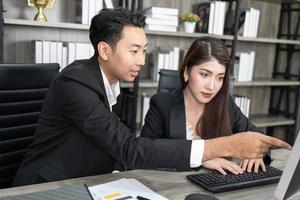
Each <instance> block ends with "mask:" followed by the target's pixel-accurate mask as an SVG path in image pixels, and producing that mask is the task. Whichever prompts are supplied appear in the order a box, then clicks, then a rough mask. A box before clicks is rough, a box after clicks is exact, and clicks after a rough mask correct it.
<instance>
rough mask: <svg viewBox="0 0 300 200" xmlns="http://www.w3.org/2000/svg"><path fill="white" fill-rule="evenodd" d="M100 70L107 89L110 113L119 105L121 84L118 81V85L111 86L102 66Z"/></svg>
mask: <svg viewBox="0 0 300 200" xmlns="http://www.w3.org/2000/svg"><path fill="white" fill-rule="evenodd" d="M100 70H101V74H102V78H103V83H104V87H105V93H106V96H107V100H108V104H109V108H110V111H112V106H113V105H115V104H116V103H117V98H118V96H119V95H120V82H119V81H117V82H116V83H114V84H111V85H110V84H109V82H108V80H107V77H106V75H105V73H104V72H103V70H102V68H101V66H100Z"/></svg>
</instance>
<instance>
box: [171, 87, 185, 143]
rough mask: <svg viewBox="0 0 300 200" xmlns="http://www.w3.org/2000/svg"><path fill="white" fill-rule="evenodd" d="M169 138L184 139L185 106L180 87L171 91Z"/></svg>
mask: <svg viewBox="0 0 300 200" xmlns="http://www.w3.org/2000/svg"><path fill="white" fill-rule="evenodd" d="M172 97H173V98H172V102H171V104H172V105H171V110H170V138H174V139H186V125H185V106H184V99H183V94H182V89H181V88H176V89H175V90H173V91H172Z"/></svg>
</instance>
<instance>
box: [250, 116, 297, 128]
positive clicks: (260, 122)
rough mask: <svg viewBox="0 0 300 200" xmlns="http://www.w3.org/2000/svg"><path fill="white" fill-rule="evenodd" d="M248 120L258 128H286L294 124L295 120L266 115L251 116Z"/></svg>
mask: <svg viewBox="0 0 300 200" xmlns="http://www.w3.org/2000/svg"><path fill="white" fill-rule="evenodd" d="M250 119H251V120H252V122H253V123H254V125H255V126H257V127H259V128H264V127H271V126H286V125H293V124H295V120H293V119H288V118H286V117H284V116H282V115H280V116H274V115H267V114H260V115H252V116H250Z"/></svg>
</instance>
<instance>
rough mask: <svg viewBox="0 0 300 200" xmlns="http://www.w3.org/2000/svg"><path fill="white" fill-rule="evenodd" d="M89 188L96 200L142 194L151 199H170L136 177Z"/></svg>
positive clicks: (115, 199) (110, 199)
mask: <svg viewBox="0 0 300 200" xmlns="http://www.w3.org/2000/svg"><path fill="white" fill-rule="evenodd" d="M88 189H89V191H90V193H91V195H92V197H93V198H94V200H118V199H122V197H128V196H131V197H132V199H136V197H137V196H142V197H145V198H147V199H151V200H154V199H155V200H168V199H166V198H165V197H163V196H161V195H159V194H158V193H156V192H154V191H152V190H151V189H149V188H148V187H146V186H145V185H143V184H142V183H140V182H139V181H137V180H136V179H125V178H123V179H120V180H117V181H112V182H109V183H104V184H99V185H94V186H90V187H88ZM113 194H117V195H113ZM114 196H115V197H114Z"/></svg>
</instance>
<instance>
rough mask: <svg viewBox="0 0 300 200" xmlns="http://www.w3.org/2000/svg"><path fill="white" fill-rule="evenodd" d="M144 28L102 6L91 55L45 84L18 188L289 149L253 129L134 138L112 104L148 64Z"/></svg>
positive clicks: (138, 20) (140, 19)
mask: <svg viewBox="0 0 300 200" xmlns="http://www.w3.org/2000/svg"><path fill="white" fill-rule="evenodd" d="M144 25H145V17H144V16H143V15H140V14H137V13H132V12H130V11H128V10H125V9H115V10H113V9H103V10H102V11H100V13H99V14H98V15H96V16H95V17H94V18H93V19H92V22H91V26H90V40H91V43H92V44H93V46H94V49H95V55H94V56H93V57H92V58H90V59H89V60H79V61H75V62H73V63H72V64H70V65H69V66H68V67H66V68H65V69H64V70H63V71H62V72H61V73H60V74H59V75H58V77H57V78H56V79H55V80H54V82H53V83H52V85H51V86H50V88H49V91H48V94H47V96H46V99H45V102H44V105H43V109H42V112H41V114H40V119H39V123H38V127H37V131H36V133H35V135H34V141H33V144H32V145H31V146H30V148H29V151H28V153H27V154H26V155H25V158H24V160H23V162H22V164H21V166H20V168H19V170H18V172H17V175H16V178H15V181H14V185H15V186H18V185H26V184H34V183H40V182H47V181H55V180H62V179H69V178H76V177H82V176H90V175H96V174H103V173H110V172H112V171H113V170H114V169H115V166H116V163H118V166H119V165H121V166H122V170H127V169H176V170H178V171H184V170H190V169H191V168H192V167H198V166H200V165H201V162H202V161H205V160H209V159H212V158H216V157H224V156H226V157H227V156H230V157H237V158H242V159H244V158H261V157H262V156H263V154H264V153H265V152H267V150H268V148H269V147H270V146H272V145H276V146H279V147H284V148H291V147H290V146H289V145H288V144H287V143H285V142H283V141H281V140H278V139H275V138H272V137H268V136H264V135H262V134H259V133H254V132H247V133H246V132H245V133H241V134H237V135H233V136H227V137H222V138H218V139H211V140H206V141H204V140H199V141H188V140H171V139H156V140H153V139H148V138H141V137H139V138H135V137H134V136H133V135H132V134H131V133H130V130H129V129H128V128H127V127H126V126H125V125H124V124H122V123H121V122H120V121H119V119H118V116H117V115H116V114H114V113H113V112H112V106H113V105H114V104H115V103H116V102H117V100H116V99H117V96H118V95H119V93H120V87H119V80H125V81H133V80H134V79H135V77H136V76H137V75H138V74H139V71H140V69H141V67H142V66H143V65H144V63H145V52H146V49H147V46H148V43H147V38H146V34H145V32H144V30H143V28H144ZM118 169H119V168H118Z"/></svg>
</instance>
